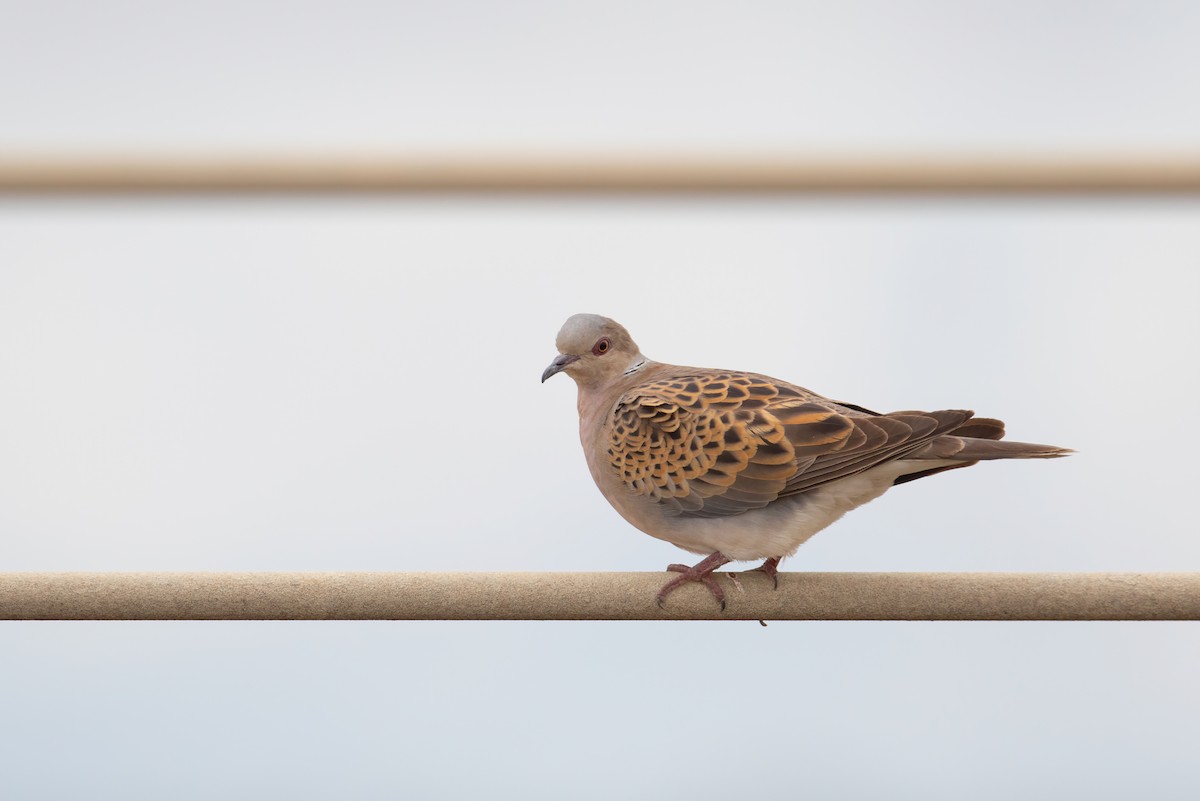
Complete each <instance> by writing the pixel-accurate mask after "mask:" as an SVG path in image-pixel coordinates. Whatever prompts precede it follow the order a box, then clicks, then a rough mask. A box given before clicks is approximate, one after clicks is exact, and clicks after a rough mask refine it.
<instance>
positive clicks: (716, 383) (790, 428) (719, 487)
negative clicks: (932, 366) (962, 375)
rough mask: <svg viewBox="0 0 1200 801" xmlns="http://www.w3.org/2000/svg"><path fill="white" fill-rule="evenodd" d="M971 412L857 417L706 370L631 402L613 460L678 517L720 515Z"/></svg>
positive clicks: (813, 481) (791, 390)
mask: <svg viewBox="0 0 1200 801" xmlns="http://www.w3.org/2000/svg"><path fill="white" fill-rule="evenodd" d="M944 416H948V417H944ZM969 416H970V413H969V412H933V413H929V414H919V413H905V414H903V415H899V416H888V415H883V416H877V417H868V416H866V415H863V416H851V415H849V414H843V413H841V412H839V411H838V407H837V406H836V405H835V404H833V403H832V402H829V401H826V400H825V399H823V398H820V397H818V396H815V395H813V394H811V393H807V392H806V391H804V390H801V389H799V388H797V387H792V386H790V385H788V384H783V383H779V382H775V381H772V380H770V379H768V378H766V377H764V376H757V375H750V374H740V373H718V372H713V373H701V372H697V373H696V374H692V375H683V376H677V377H673V378H668V379H664V380H660V381H656V382H653V383H649V384H645V385H642V386H639V387H636V388H634V389H632V390H630V391H629V392H627V393H626V394H625V395H624V396H622V397H621V399H620V400H619V401H618V402H617V405H616V407H615V408H614V410H613V418H612V420H611V426H610V438H609V443H608V456H609V462H610V464H611V465H612V468H613V469H614V470H615V471H616V472H617V474H618V475H619V476H620V478H621V480H622V481H623V482H624V483H625V485H626V486H627V487H628V488H629V489H630V491H632V492H634V493H636V494H639V495H646V496H651V497H653V498H655V499H657V500H658V501H659V503H661V504H663V505H664V506H665V507H667V508H668V510H669V511H671V512H673V513H675V514H681V515H684V516H695V517H720V516H725V515H734V514H740V513H742V512H746V511H749V510H751V509H759V508H762V507H764V506H766V505H767V504H769V503H771V502H772V501H774V500H776V499H777V498H779V497H781V496H784V495H793V494H797V493H801V492H805V491H807V490H809V489H813V488H814V487H817V486H820V485H821V484H825V483H828V482H829V481H834V480H837V479H839V478H844V477H846V476H849V475H853V474H854V473H856V472H860V471H862V470H865V469H868V468H869V467H872V466H874V465H876V464H879V463H881V462H884V461H887V460H889V459H893V458H897V457H898V456H899V455H903V454H904V453H907V452H910V451H912V450H915V449H917V448H919V447H921V446H922V445H923V444H924V443H925V442H926V441H927V440H928V438H929V437H931V436H936V435H937V434H938V433H940V432H942V431H945V430H947V428H951V427H953V426H954V425H958V424H960V423H961V422H962V421H963V420H965V419H966V418H967V417H969Z"/></svg>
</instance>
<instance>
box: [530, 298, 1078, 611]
mask: <svg viewBox="0 0 1200 801" xmlns="http://www.w3.org/2000/svg"><path fill="white" fill-rule="evenodd" d="M555 345H556V347H557V349H558V355H557V356H555V357H554V360H553V361H552V362H551V363H550V365H549V366H548V367H547V368H546V369H545V370H544V371H543V372H542V383H543V384H544V383H545V382H546V380H547V379H549V378H551V377H552V376H554V375H556V374H558V373H566V374H567V375H568V376H570V377H571V378H572V379H574V381H575V384H576V386H577V388H578V409H579V438H580V441H581V442H582V444H583V452H584V456H585V458H586V460H587V465H588V469H589V471H590V472H591V475H592V479H593V480H594V481H595V483H596V486H597V487H598V488H599V490H600V492H601V493H602V494H603V495H604V497H605V499H607V500H608V502H609V503H610V504H612V506H613V508H614V509H616V511H617V512H618V513H619V514H620V515H621V516H622V517H623V518H624V519H625V520H626V521H628V522H629V523H631V524H632V525H633V526H634V527H636V528H638V529H640V530H641V531H643V532H645V533H646V534H649V535H650V536H652V537H656V538H658V539H660V540H665V541H667V542H670V543H672V544H674V545H676V546H678V547H679V548H682V549H683V550H685V551H688V552H691V553H694V554H703V555H704V557H705V558H704V559H702V560H701V561H700V562H698V563H697V564H695V565H690V566H689V565H683V564H672V565H669V566H668V567H667V570H668V571H670V572H673V573H679V574H680V575H679V576H677V577H674V578H672V579H671V580H669V581H668V582H667V583H666V584H664V585H663V587H662V589H660V590H659V592H658V594H657V596H656V601H657V603H658V605H659V606H660V607H662V608H664V609H665V606H664V602H665V601H666V599H667V596H668V595H669V594H670V593H672V592H673V591H675V590H676V589H678V588H679V587H681V586H683V585H685V584H688V583H691V582H698V583H701V584H703V585H704V586H705V587H707V588H708V590H709V592H710V593H711V594H712V596H713V597H714V598H715V599H716V600H717V601H718V602H719V603H720V606H721V609H722V610H724V609H725V594H724V591H723V590H722V589H721V587H720V585H719V584H718V583H717V581H716V578H715V577H714V576H713V571H715V570H716V569H717V568H719V567H721V566H723V565H726V564H728V563H730V562H732V561H758V560H763V563H762V565H761V566H760V567H757V568H754V570H752V571H750V572H760V573H764V574H766V576H768V577H769V578H770V579H771V581H772V582H773V585H774V587H775V588H776V589H778V587H779V577H778V568H779V563H780V562H781V561H782V560H783V559H785V558H787V557H789V556H791V555H793V554H794V553H795V552H796V550H797V549H798V548H799V547H800V545H801V544H803V543H804V542H805V541H806V540H808V539H809V538H810V537H812V536H813V535H814V534H816V533H817V532H818V531H821V530H822V529H824V528H825V527H827V526H829V525H830V524H831V523H833V522H834V521H836V520H838V519H839V518H841V517H842V515H844V514H845V513H846V512H848V511H850V510H851V509H854V508H856V507H859V506H862V505H863V504H865V503H868V502H869V501H872V500H874V499H876V498H878V497H879V496H880V495H882V494H883V493H885V492H886V491H887V490H888V489H890V488H891V487H893V486H896V485H898V484H904V483H907V482H909V481H913V480H916V479H919V478H924V477H926V476H932V475H935V474H937V473H942V472H945V471H947V470H955V469H958V468H961V467H969V466H971V465H974V464H976V463H977V462H980V461H990V460H994V459H1053V458H1056V457H1060V456H1065V455H1067V454H1069V453H1072V452H1073V451H1072V450H1071V449H1069V448H1060V447H1057V446H1053V445H1036V444H1033V443H1027V442H1009V441H1002V439H1001V438H1002V437H1003V436H1004V423H1003V422H1001V421H1000V420H995V419H992V418H983V417H975V416H974V412H972V411H968V410H963V409H946V410H940V411H932V412H921V411H899V412H889V413H887V414H881V413H879V412H875V411H872V410H870V409H868V408H866V407H863V406H858V405H856V404H853V403H846V402H843V401H835V400H831V399H829V398H826V397H824V396H822V395H818V394H817V393H815V392H813V391H811V390H808V389H805V388H803V387H800V386H797V385H795V384H791V383H789V382H787V381H781V380H779V379H776V378H771V377H770V376H766V375H761V374H758V373H751V372H742V371H738V370H720V369H709V368H698V367H684V366H680V365H674V364H666V363H662V362H656V361H653V360H651V359H648V358H647V357H646V356H644V355H643V354H642V352H641V349H640V348H639V347H638V345H637V343H636V342H634V340H633V338H632V337H631V336H630V334H629V332H628V331H627V330H626V329H625V328H624V326H622V325H621V324H620V323H618V322H616V321H615V320H612V319H610V318H608V317H603V316H601V315H598V314H576V315H573V316H571V317H570V318H568V319H567V321H566V322H565V323H564V324H563V326H562V328H561V330H560V331H559V332H558V336H557V338H556V340H555Z"/></svg>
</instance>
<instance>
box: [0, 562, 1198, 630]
mask: <svg viewBox="0 0 1200 801" xmlns="http://www.w3.org/2000/svg"><path fill="white" fill-rule="evenodd" d="M675 575H676V574H667V573H0V620H1200V573H781V574H779V589H778V590H772V588H771V586H770V582H769V580H768V579H767V578H766V577H765V576H764V575H763V574H761V573H737V572H733V573H729V572H724V573H719V574H717V575H718V576H719V577H720V582H721V584H722V586H723V587H724V589H725V593H726V596H727V598H728V607H727V609H726V610H725V611H722V610H721V609H720V608H719V607H718V605H717V603H716V601H714V599H713V598H712V596H711V595H710V594H709V592H708V590H707V589H705V588H704V587H701V586H699V585H694V584H693V585H687V586H684V587H682V588H680V589H679V590H678V591H677V592H675V593H673V594H671V595H670V596H669V597H668V599H667V603H666V609H665V610H663V609H660V608H659V607H658V606H657V604H656V603H655V593H656V592H657V591H658V589H659V587H660V586H662V584H663V583H664V582H665V581H666V580H667V579H668V578H670V577H674V576H675Z"/></svg>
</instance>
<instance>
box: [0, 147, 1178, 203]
mask: <svg viewBox="0 0 1200 801" xmlns="http://www.w3.org/2000/svg"><path fill="white" fill-rule="evenodd" d="M0 192H8V193H13V192H19V193H31V192H33V193H130V192H132V193H146V192H172V193H231V192H232V193H252V192H272V193H281V192H286V193H297V192H299V193H304V192H308V193H314V192H348V193H364V192H366V193H381V192H393V193H397V192H399V193H404V192H475V193H480V192H482V193H492V192H519V193H684V194H731V193H743V194H744V193H750V194H754V193H758V194H764V193H766V194H777V193H884V194H887V193H923V194H947V193H949V194H963V193H982V194H1005V193H1083V194H1094V193H1105V194H1121V193H1196V192H1200V153H1194V154H1182V155H1180V154H1177V155H1174V156H1137V155H1128V154H1126V155H1119V154H1118V155H1112V156H1107V157H1101V156H1088V157H1080V156H1075V155H1069V154H1061V155H1053V154H1047V155H1041V156H1011V155H1010V156H986V155H977V156H967V155H964V156H957V157H934V156H892V157H886V156H864V157H848V156H837V157H822V156H817V155H813V156H806V157H801V156H786V155H778V156H771V157H767V156H762V157H746V156H737V155H714V156H711V157H698V156H697V157H690V158H683V157H677V156H668V155H661V156H623V157H617V156H592V157H586V156H553V155H548V156H541V157H516V156H508V157H503V156H501V157H485V156H479V155H474V156H472V155H459V156H453V155H449V156H448V155H441V156H417V155H413V156H377V157H374V158H365V157H337V156H312V157H293V158H286V159H285V158H266V157H263V158H255V157H250V156H207V157H198V156H197V157H176V158H167V157H158V158H153V157H140V158H130V157H125V158H122V157H115V156H114V157H105V156H95V157H90V158H86V157H74V158H65V157H55V158H51V157H46V156H43V157H37V156H30V155H24V156H23V155H19V154H0Z"/></svg>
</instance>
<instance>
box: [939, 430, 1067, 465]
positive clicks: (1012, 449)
mask: <svg viewBox="0 0 1200 801" xmlns="http://www.w3.org/2000/svg"><path fill="white" fill-rule="evenodd" d="M955 436H956V438H957V439H961V440H962V443H963V446H962V448H961V450H959V451H958V453H956V454H955V455H954V456H955V458H956V459H971V460H985V459H1057V458H1058V457H1060V456H1066V455H1068V454H1071V453H1074V452H1075V451H1073V450H1071V449H1070V448H1060V447H1058V446H1057V445H1037V444H1035V443H1032V442H1001V441H995V440H989V439H975V438H973V437H957V432H955Z"/></svg>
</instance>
